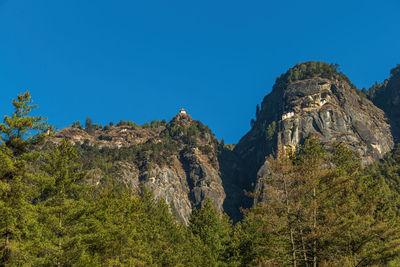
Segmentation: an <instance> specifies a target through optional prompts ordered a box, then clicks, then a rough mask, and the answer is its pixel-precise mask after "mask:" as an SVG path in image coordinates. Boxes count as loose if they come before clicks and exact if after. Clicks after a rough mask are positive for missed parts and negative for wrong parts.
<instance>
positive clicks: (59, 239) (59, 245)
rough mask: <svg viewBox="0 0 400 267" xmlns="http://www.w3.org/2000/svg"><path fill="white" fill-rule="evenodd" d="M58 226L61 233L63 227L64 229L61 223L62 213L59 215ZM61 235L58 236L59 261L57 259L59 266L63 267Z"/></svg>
mask: <svg viewBox="0 0 400 267" xmlns="http://www.w3.org/2000/svg"><path fill="white" fill-rule="evenodd" d="M58 216H59V217H58V225H59V227H60V231H61V227H62V221H61V216H62V215H61V212H60V213H59V215H58ZM61 251H62V250H61V234H60V233H59V234H58V259H57V266H61V254H62V253H61Z"/></svg>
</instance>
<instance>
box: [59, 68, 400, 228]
mask: <svg viewBox="0 0 400 267" xmlns="http://www.w3.org/2000/svg"><path fill="white" fill-rule="evenodd" d="M399 68H400V67H398V68H396V69H394V70H392V76H391V78H390V79H389V80H387V81H386V82H385V83H384V84H382V85H379V88H378V87H377V88H376V90H375V91H374V90H371V92H372V91H374V92H376V94H374V97H371V96H370V98H371V99H373V100H374V101H375V103H377V105H379V106H380V107H382V109H384V110H386V111H387V114H388V115H389V118H390V121H391V123H392V128H391V127H390V126H389V124H388V123H387V119H386V116H385V113H384V112H383V111H382V110H380V109H379V108H377V107H376V106H375V105H374V104H373V103H372V102H371V101H370V100H369V99H368V98H367V97H365V94H363V93H362V92H361V91H359V90H358V89H357V88H355V86H354V85H353V84H352V83H351V82H350V80H349V79H348V78H347V77H346V76H345V75H344V74H343V73H341V72H339V71H338V66H336V65H332V64H330V65H329V64H327V63H323V62H306V63H303V64H297V65H296V66H294V67H293V68H291V69H289V70H288V72H286V73H285V74H282V75H281V76H280V77H278V78H277V81H276V83H275V85H274V86H273V89H272V91H271V93H270V94H268V95H266V96H265V98H264V100H263V102H262V104H261V107H258V106H257V112H256V119H255V120H253V121H252V128H251V130H250V131H249V132H248V133H247V134H246V135H245V136H244V137H243V138H242V139H241V140H240V142H239V143H238V144H237V145H236V147H235V149H234V150H233V151H231V150H230V149H231V147H230V146H226V145H224V144H223V143H221V142H220V141H219V140H217V139H216V138H215V137H214V135H213V134H212V132H211V130H210V129H208V127H206V126H204V125H203V124H202V123H201V122H199V121H196V120H193V119H192V118H191V116H189V115H188V114H186V112H185V111H184V110H182V111H181V112H179V113H178V114H177V115H176V116H175V117H174V118H173V119H172V120H171V121H170V122H169V123H168V124H165V122H164V123H163V124H153V126H154V125H155V126H156V127H152V128H149V127H139V126H137V125H136V124H133V123H131V125H129V124H128V125H126V124H125V125H120V126H106V127H97V126H96V127H97V128H95V129H93V128H90V129H89V130H90V131H89V130H88V129H83V128H82V127H80V126H78V127H77V126H76V125H75V127H68V128H65V129H62V130H60V131H59V132H58V133H56V134H55V136H54V137H53V139H52V142H54V143H57V142H59V141H60V140H61V139H62V138H67V139H68V140H70V141H71V142H72V143H74V144H75V145H76V146H77V147H78V148H79V152H80V154H81V156H82V158H83V161H84V162H83V163H84V166H85V168H86V169H87V170H89V173H90V174H91V176H92V178H91V182H92V183H93V184H98V183H100V182H101V181H102V179H105V177H108V176H110V177H115V178H117V179H118V180H119V181H121V182H122V183H124V184H125V185H126V186H128V187H129V188H131V189H132V191H133V192H140V191H141V190H142V189H143V188H144V187H147V188H149V189H151V190H152V191H153V192H154V194H155V196H156V198H157V199H161V198H163V199H165V200H166V202H167V203H168V204H170V206H171V211H172V212H174V213H176V215H177V216H178V217H179V218H180V219H181V220H183V221H185V222H186V223H187V222H188V219H189V216H190V214H191V212H192V210H193V208H195V207H200V206H202V205H203V203H204V201H205V199H207V198H209V199H211V200H212V201H213V203H214V204H215V206H216V207H217V208H218V210H220V211H225V212H227V213H228V215H230V217H231V218H232V219H233V220H235V221H236V220H238V219H240V217H241V212H240V207H250V206H251V205H252V203H253V199H252V198H251V197H247V196H246V194H244V191H250V192H251V191H253V190H254V189H255V188H257V187H258V188H262V185H260V184H259V183H258V178H259V177H263V176H265V175H266V174H267V173H268V171H269V168H268V162H266V160H265V159H266V156H268V155H271V154H274V153H276V152H277V151H283V150H285V149H295V148H296V147H297V146H298V145H299V144H302V143H303V142H304V141H305V140H306V139H307V138H308V137H309V136H314V137H317V138H318V139H319V140H320V142H321V143H322V144H324V145H325V147H326V148H327V149H328V150H329V149H331V148H332V147H333V145H334V144H335V143H338V142H340V143H343V144H345V145H346V146H348V147H349V148H350V149H351V150H353V151H354V152H356V153H357V154H358V155H359V156H360V158H361V160H362V162H363V163H364V164H368V163H371V162H373V161H375V160H378V159H381V158H382V157H383V156H384V155H385V154H386V153H387V152H389V151H390V150H391V149H392V148H393V146H394V141H393V137H392V134H391V130H392V132H393V133H394V134H395V136H397V137H399V134H400V121H399V119H398V118H400V114H399V110H400V109H399V108H398V105H399V103H400V101H399V97H400V96H399V88H400V70H399ZM371 95H372V94H371Z"/></svg>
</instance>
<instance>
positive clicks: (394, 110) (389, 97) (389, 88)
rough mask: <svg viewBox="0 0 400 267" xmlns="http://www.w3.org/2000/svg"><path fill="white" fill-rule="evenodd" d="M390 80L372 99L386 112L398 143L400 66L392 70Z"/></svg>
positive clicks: (382, 85)
mask: <svg viewBox="0 0 400 267" xmlns="http://www.w3.org/2000/svg"><path fill="white" fill-rule="evenodd" d="M390 74H391V76H390V78H389V79H387V80H386V81H384V82H383V83H382V84H381V85H379V86H378V88H373V89H375V90H376V91H375V90H374V91H375V92H370V93H371V99H372V101H373V102H374V104H375V105H377V106H378V107H379V108H381V109H382V110H383V111H385V113H386V115H387V116H388V118H389V123H390V125H391V127H392V134H393V137H394V139H395V141H396V142H399V141H400V65H398V66H397V67H396V68H394V69H392V70H391V72H390Z"/></svg>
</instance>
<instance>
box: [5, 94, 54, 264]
mask: <svg viewBox="0 0 400 267" xmlns="http://www.w3.org/2000/svg"><path fill="white" fill-rule="evenodd" d="M13 105H14V108H15V111H14V113H13V115H12V116H11V117H9V116H5V117H4V123H3V124H0V135H1V137H2V141H3V142H2V143H0V159H1V160H0V161H1V163H0V238H1V239H2V240H1V241H0V243H1V244H2V246H0V264H1V265H21V264H23V263H28V264H30V265H34V264H35V263H36V262H37V259H36V258H35V256H34V254H35V252H37V249H36V248H37V242H39V239H40V235H39V233H38V229H37V221H36V220H35V218H36V216H35V207H34V206H33V205H32V204H31V203H32V201H33V199H35V197H36V196H37V194H38V190H37V188H36V187H35V185H36V184H37V183H39V182H40V180H41V179H40V178H41V176H40V175H34V174H33V173H32V172H31V171H30V170H29V169H30V166H32V164H34V163H36V161H37V159H38V157H39V156H40V152H33V151H32V149H33V148H35V146H36V145H37V144H40V143H41V142H42V141H43V139H44V138H45V137H46V136H47V135H48V133H47V130H48V131H51V130H52V129H53V128H52V127H50V126H48V125H47V123H46V121H45V119H43V118H42V117H40V116H37V117H32V116H30V115H29V113H30V112H31V110H32V109H33V108H35V107H36V106H34V105H32V100H31V96H30V94H29V92H26V93H24V94H21V95H18V97H17V99H16V100H13Z"/></svg>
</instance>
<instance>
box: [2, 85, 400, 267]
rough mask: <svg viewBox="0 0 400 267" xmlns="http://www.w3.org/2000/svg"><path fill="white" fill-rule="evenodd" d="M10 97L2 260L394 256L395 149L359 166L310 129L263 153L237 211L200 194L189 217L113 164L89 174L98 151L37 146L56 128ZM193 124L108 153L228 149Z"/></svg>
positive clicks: (395, 260)
mask: <svg viewBox="0 0 400 267" xmlns="http://www.w3.org/2000/svg"><path fill="white" fill-rule="evenodd" d="M13 104H14V107H15V112H14V113H13V115H12V116H6V117H5V119H4V123H3V124H0V134H1V141H0V142H1V143H0V215H1V216H0V238H1V240H0V243H1V244H2V245H0V265H2V266H5V265H9V266H15V265H34V266H54V265H57V266H72V265H79V266H82V265H83V266H115V265H117V266H125V265H126V266H149V265H161V266H249V265H265V266H272V265H279V266H289V265H291V266H311V265H314V266H332V265H343V266H371V265H377V266H382V265H390V264H391V265H393V266H396V265H398V264H399V262H400V261H399V254H400V247H399V244H400V227H399V226H400V224H399V223H400V221H399V219H400V217H399V205H400V202H399V201H400V193H399V188H398V184H399V183H400V177H399V176H400V171H399V170H400V167H399V165H400V160H399V158H400V157H399V151H400V149H399V148H397V149H396V150H395V151H394V152H393V154H390V155H388V156H387V158H386V159H385V161H382V162H380V163H376V164H374V165H371V166H370V167H368V168H366V169H362V168H361V166H360V162H359V158H358V157H357V156H356V155H354V153H353V152H351V151H350V150H348V149H347V148H345V147H344V146H342V145H340V144H337V145H336V146H335V149H334V150H333V152H331V153H328V152H326V151H325V149H324V148H323V147H322V146H321V145H319V144H318V141H317V140H316V139H308V140H307V141H306V143H305V144H304V145H303V146H300V147H298V149H296V150H294V151H293V152H287V153H286V154H285V153H280V154H279V155H278V157H277V158H273V157H270V158H269V162H270V164H271V172H270V174H269V175H266V176H265V177H263V182H264V183H265V185H267V186H266V187H265V189H264V190H262V191H259V192H256V193H255V194H256V198H257V199H259V200H260V201H259V202H258V204H257V205H256V206H254V207H253V208H251V209H249V210H247V211H245V216H244V219H243V220H242V221H241V222H238V223H237V224H235V225H233V224H232V222H231V221H230V220H229V218H228V217H227V216H226V215H224V214H220V213H219V212H218V211H217V210H216V208H215V206H214V205H213V203H212V202H211V201H206V202H205V203H204V205H203V206H202V207H201V208H199V209H198V210H197V209H195V210H194V212H193V214H192V216H191V218H190V220H189V225H188V226H186V225H184V224H183V223H181V222H179V221H178V220H177V219H176V217H175V216H174V215H173V214H171V213H170V212H169V208H168V205H167V204H166V203H165V202H164V201H163V200H160V201H156V200H155V199H154V197H153V196H152V193H151V192H149V191H148V190H143V191H141V192H132V191H131V190H129V189H128V188H126V186H125V185H123V184H121V183H119V182H118V180H117V179H115V178H114V177H112V176H111V173H109V174H110V175H108V176H106V178H105V179H103V180H102V181H101V182H99V183H91V182H90V181H89V180H90V177H91V176H90V174H89V173H88V172H87V171H85V170H84V168H83V166H82V162H85V161H87V160H88V159H89V158H90V160H92V162H91V163H90V164H93V166H95V165H96V164H101V163H99V162H103V163H104V164H107V162H108V161H107V160H104V155H101V156H99V154H98V152H94V153H93V154H90V152H85V153H87V154H84V153H83V152H82V151H83V150H81V149H82V148H80V149H79V148H78V150H77V148H76V147H74V146H73V145H71V144H70V143H69V142H68V141H67V140H63V141H61V142H59V143H58V144H56V145H53V146H52V149H44V148H45V147H46V146H43V145H44V141H45V139H46V138H48V136H49V135H51V134H52V131H51V129H52V128H51V127H50V126H48V124H47V123H46V120H45V119H43V118H41V117H33V116H31V115H30V111H31V109H32V108H33V107H34V106H32V104H31V98H30V94H29V93H25V94H22V95H20V96H18V98H17V99H16V100H15V101H14V102H13ZM189 125H191V126H189V127H182V125H180V124H179V123H171V124H170V125H166V129H165V132H164V134H163V135H162V139H163V140H162V141H161V142H159V143H156V144H153V143H152V144H150V143H148V142H146V143H143V144H141V145H139V146H137V147H136V148H125V150H124V149H120V150H114V151H113V152H109V153H105V155H108V156H109V157H111V158H112V157H117V156H118V157H128V158H129V157H133V158H132V159H131V160H132V161H133V162H135V163H138V164H143V162H144V161H146V159H148V157H151V155H152V154H154V155H157V154H155V153H160V154H159V155H164V153H165V154H166V155H167V154H169V153H172V152H173V151H174V150H175V149H177V148H179V146H180V145H181V143H180V142H182V141H180V140H184V142H185V144H186V145H190V146H199V145H204V144H202V143H201V142H202V140H204V139H208V140H209V141H211V144H213V142H216V143H215V145H216V146H217V145H218V146H219V147H221V148H220V149H223V148H224V144H218V142H217V141H213V140H214V139H215V138H214V137H212V134H211V132H210V131H209V129H208V128H207V127H205V126H203V125H202V124H199V123H196V122H195V123H193V124H189ZM272 132H274V131H273V129H272V126H271V135H272ZM194 137H196V139H192V138H194ZM200 137H201V138H200ZM181 138H183V139H181ZM167 140H168V141H167ZM194 140H196V141H197V142H199V143H196V142H194ZM168 142H169V144H170V145H171V147H168V145H167V144H168ZM158 144H161V145H158ZM200 147H201V146H200ZM130 149H132V150H130ZM202 149H204V150H207V148H202ZM157 150H159V152H156V151H157ZM85 151H90V150H89V146H88V147H87V148H86V149H85ZM97 151H98V148H97ZM117 151H119V152H118V153H120V154H119V155H117ZM113 153H115V154H113ZM96 155H97V156H96ZM82 156H83V157H82ZM153 157H155V156H153ZM167 158H168V157H167V156H166V159H167ZM102 159H103V161H101V160H102ZM153 160H155V158H153ZM85 164H89V163H88V162H86V163H85Z"/></svg>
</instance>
